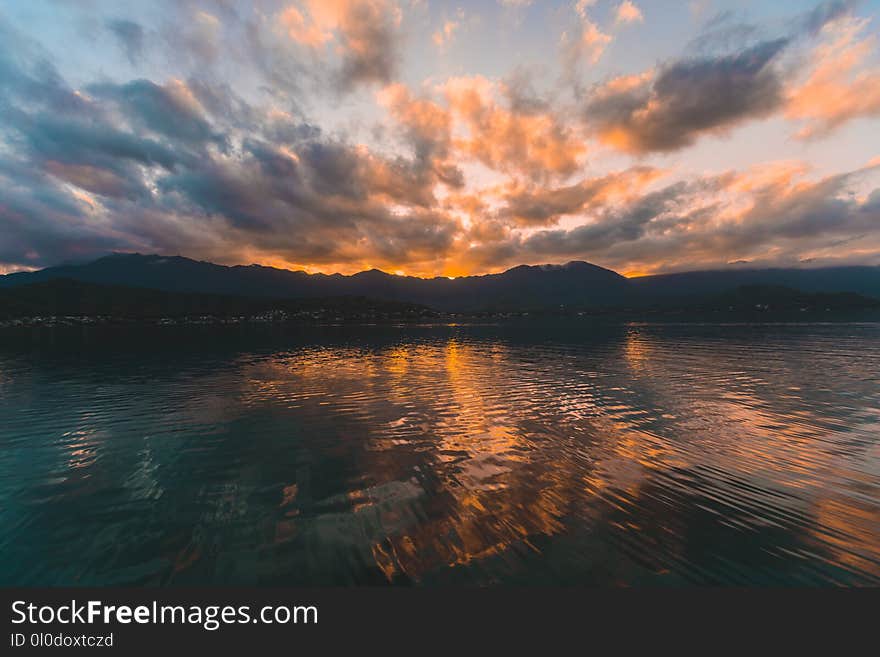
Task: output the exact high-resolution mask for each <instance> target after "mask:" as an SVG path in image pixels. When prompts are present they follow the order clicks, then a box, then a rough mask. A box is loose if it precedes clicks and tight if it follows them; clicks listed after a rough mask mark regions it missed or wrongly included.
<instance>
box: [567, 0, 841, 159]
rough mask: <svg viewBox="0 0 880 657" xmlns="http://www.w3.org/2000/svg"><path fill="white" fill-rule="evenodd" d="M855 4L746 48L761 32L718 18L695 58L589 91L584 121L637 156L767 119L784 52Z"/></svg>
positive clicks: (837, 1)
mask: <svg viewBox="0 0 880 657" xmlns="http://www.w3.org/2000/svg"><path fill="white" fill-rule="evenodd" d="M856 4H857V3H856V2H855V1H854V0H829V1H827V2H823V3H821V4H819V5H817V6H816V7H814V8H813V9H811V10H810V11H807V12H805V13H803V14H801V15H800V16H799V17H796V18H795V19H794V21H793V27H792V28H791V29H790V30H789V31H788V33H787V34H786V35H785V36H782V37H779V38H775V39H765V40H763V41H760V42H758V43H752V44H751V45H746V44H748V43H749V42H751V41H753V40H754V38H755V36H756V35H757V34H759V32H760V30H759V29H758V28H757V27H756V26H754V25H750V24H748V23H745V22H742V21H741V20H740V19H739V18H738V17H737V16H736V15H735V14H733V13H731V12H724V13H722V14H719V15H718V16H716V17H715V18H714V19H712V20H710V21H709V22H708V23H707V25H706V26H705V27H704V30H703V33H702V34H701V35H700V37H698V38H697V39H696V40H695V41H694V42H693V43H692V44H691V48H692V50H695V51H696V52H699V53H701V54H699V55H696V56H691V57H686V58H683V59H680V60H677V61H674V62H671V63H669V64H666V65H665V66H662V67H661V68H660V70H659V72H658V73H657V74H656V76H645V77H644V78H643V79H641V80H638V81H635V80H633V81H632V82H630V83H627V82H625V80H624V79H622V78H618V79H617V80H612V81H610V82H609V83H607V84H605V85H601V86H598V87H595V88H594V89H593V90H592V93H591V94H588V95H587V98H586V103H585V109H584V117H585V120H586V121H587V123H588V125H589V126H590V127H591V129H592V130H593V131H594V133H595V134H597V135H598V136H599V137H600V138H601V139H603V140H604V141H606V142H607V143H609V144H611V145H612V146H614V147H616V148H619V149H621V150H625V151H628V152H631V153H636V154H643V153H650V152H657V151H659V152H664V151H674V150H678V149H681V148H685V147H687V146H690V145H692V144H693V143H694V142H695V141H696V140H697V139H698V138H699V137H701V136H703V135H705V134H713V133H714V134H717V133H723V132H725V131H727V130H730V129H731V128H733V127H735V126H737V125H740V124H742V123H744V122H746V121H748V120H752V119H760V118H764V117H767V116H769V115H771V114H773V113H774V112H776V111H777V110H779V109H780V108H781V107H782V106H783V104H784V103H785V82H786V78H787V76H788V75H790V74H791V72H790V71H788V72H786V71H783V70H782V67H781V65H780V62H779V60H780V58H781V55H782V54H783V52H785V51H786V50H787V49H789V47H790V46H791V45H792V44H793V43H795V42H796V41H797V40H799V39H801V38H803V37H805V36H810V35H814V34H815V33H816V32H818V31H819V30H821V29H822V27H824V26H825V25H827V24H828V23H830V22H832V21H835V20H837V19H839V18H840V17H842V16H844V15H846V14H848V13H850V12H851V11H852V9H853V8H854V6H855V5H856ZM731 51H732V52H731ZM709 53H720V54H709Z"/></svg>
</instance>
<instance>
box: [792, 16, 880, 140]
mask: <svg viewBox="0 0 880 657" xmlns="http://www.w3.org/2000/svg"><path fill="white" fill-rule="evenodd" d="M868 23H869V21H868V20H867V19H856V18H843V19H840V20H838V21H835V22H832V23H829V24H828V25H826V26H825V27H824V28H823V30H822V35H823V37H824V38H823V41H822V43H820V44H819V46H817V47H816V49H815V52H814V53H813V57H812V66H811V67H810V70H809V73H808V75H807V77H806V79H805V80H804V81H803V82H802V83H801V84H799V85H798V86H796V87H795V88H794V89H793V90H792V91H791V93H790V95H789V99H788V104H787V106H786V115H787V116H788V117H789V118H790V119H793V120H795V121H802V122H803V123H804V125H803V127H802V128H801V130H800V131H799V132H798V137H800V138H802V139H810V138H816V137H822V136H825V135H827V134H828V133H830V132H832V131H833V130H835V129H836V128H838V127H840V126H841V125H843V124H844V123H846V122H847V121H850V120H852V119H856V118H859V117H867V116H877V115H880V66H873V67H872V66H870V65H869V63H868V61H869V59H870V58H871V57H872V56H873V55H874V54H875V53H876V51H877V38H876V36H875V35H870V36H862V33H863V32H864V29H865V28H866V26H867V25H868Z"/></svg>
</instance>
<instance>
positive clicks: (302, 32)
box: [280, 6, 333, 48]
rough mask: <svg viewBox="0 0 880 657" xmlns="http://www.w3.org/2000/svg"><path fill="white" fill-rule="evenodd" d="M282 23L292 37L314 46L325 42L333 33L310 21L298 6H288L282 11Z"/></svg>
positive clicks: (299, 41)
mask: <svg viewBox="0 0 880 657" xmlns="http://www.w3.org/2000/svg"><path fill="white" fill-rule="evenodd" d="M280 19H281V24H282V25H283V26H284V28H285V29H286V30H287V34H288V36H290V38H291V39H293V40H294V41H296V42H298V43H302V44H303V45H307V46H311V47H313V48H315V47H318V46H321V45H323V44H325V43H326V42H327V41H329V40H330V39H332V38H333V35H332V34H331V33H330V32H328V31H325V30H323V29H321V27H320V26H318V24H317V23H315V22H314V21H308V20H306V18H305V17H304V16H303V15H302V12H300V11H299V9H297V8H296V7H292V6H291V7H288V8H287V9H285V10H284V11H282V12H281V16H280Z"/></svg>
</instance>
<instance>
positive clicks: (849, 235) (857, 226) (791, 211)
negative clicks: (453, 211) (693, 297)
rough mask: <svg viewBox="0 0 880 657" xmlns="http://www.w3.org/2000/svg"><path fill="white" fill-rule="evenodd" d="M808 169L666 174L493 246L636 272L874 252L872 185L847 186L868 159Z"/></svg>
mask: <svg viewBox="0 0 880 657" xmlns="http://www.w3.org/2000/svg"><path fill="white" fill-rule="evenodd" d="M807 171H808V169H807V168H806V167H805V166H803V165H800V164H796V163H795V164H792V163H786V162H783V163H778V164H775V165H768V166H764V167H759V168H757V169H753V170H749V171H744V172H728V173H724V174H720V175H716V176H704V177H696V178H693V179H690V180H685V181H681V182H677V183H672V184H670V185H667V186H666V187H664V188H662V189H659V190H656V191H652V192H648V193H646V194H639V195H637V196H636V197H635V198H634V199H632V200H631V201H630V202H628V203H623V204H620V203H612V204H608V205H605V206H602V205H600V206H598V207H597V208H596V209H595V211H594V212H593V217H592V220H591V221H589V222H587V223H585V224H583V225H580V226H577V227H574V228H569V229H547V230H539V231H537V232H533V233H529V234H526V235H524V234H512V235H511V236H510V237H509V238H508V239H507V241H506V243H505V244H504V245H499V246H498V247H497V252H499V253H509V254H513V255H512V258H513V260H511V262H517V261H519V262H543V261H559V260H563V259H571V258H585V259H590V260H593V261H595V262H600V263H602V264H603V265H605V266H609V267H612V268H616V269H618V270H621V271H632V270H639V271H642V272H651V271H676V270H679V271H680V270H688V269H690V270H693V269H701V268H712V267H723V266H725V265H726V263H728V262H734V261H748V262H750V263H752V265H753V266H772V265H788V266H793V265H797V264H799V263H801V262H803V261H805V260H809V261H811V262H812V263H813V264H822V263H823V262H826V263H827V262H835V263H840V262H847V261H848V259H849V261H855V262H864V261H865V257H866V256H870V255H871V254H873V256H874V258H875V260H876V259H877V258H880V189H875V190H874V191H873V192H871V193H869V194H866V195H853V194H852V193H850V192H851V189H852V186H853V185H854V184H856V183H857V182H859V181H860V180H862V179H864V178H865V177H866V176H869V175H870V174H873V173H875V172H876V167H873V168H871V167H866V168H864V169H858V170H855V171H851V172H848V173H845V174H842V175H835V176H828V177H825V178H820V179H818V180H810V179H808V178H806V177H805V175H806V173H807ZM502 247H503V248H502Z"/></svg>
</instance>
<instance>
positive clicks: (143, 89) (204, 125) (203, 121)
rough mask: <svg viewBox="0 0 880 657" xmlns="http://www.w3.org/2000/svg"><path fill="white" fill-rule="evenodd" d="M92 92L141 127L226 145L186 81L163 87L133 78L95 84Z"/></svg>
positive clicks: (182, 138)
mask: <svg viewBox="0 0 880 657" xmlns="http://www.w3.org/2000/svg"><path fill="white" fill-rule="evenodd" d="M88 91H89V93H91V94H93V95H95V96H97V97H100V98H102V99H106V100H108V101H110V102H112V103H115V104H116V105H117V106H118V107H119V108H120V110H121V111H122V113H123V115H124V116H125V117H126V118H127V119H129V120H130V121H131V122H132V123H133V124H134V126H135V127H137V128H139V129H142V130H147V131H151V132H153V133H156V134H159V135H164V136H166V137H169V138H171V139H173V140H179V141H183V142H185V143H187V144H190V145H192V144H203V143H205V142H209V141H210V142H214V143H216V144H218V145H223V144H224V141H225V140H224V137H223V135H221V134H219V133H217V132H215V131H214V130H213V129H212V127H211V124H210V123H209V122H208V120H207V118H206V117H205V116H204V115H203V113H202V109H201V106H200V104H199V103H198V102H197V100H196V98H195V96H194V94H193V93H192V91H191V90H190V89H189V87H188V86H187V85H185V84H183V83H176V84H175V83H170V84H168V85H165V86H161V85H158V84H155V83H153V82H151V81H149V80H133V81H131V82H128V83H126V84H122V85H118V84H110V83H105V84H97V85H92V86H90V87H89V88H88Z"/></svg>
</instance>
